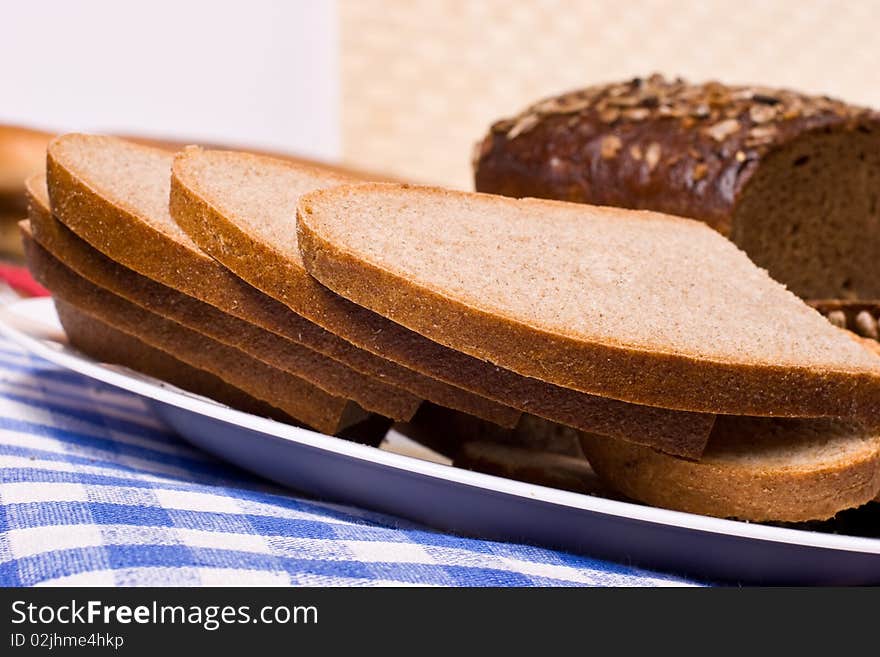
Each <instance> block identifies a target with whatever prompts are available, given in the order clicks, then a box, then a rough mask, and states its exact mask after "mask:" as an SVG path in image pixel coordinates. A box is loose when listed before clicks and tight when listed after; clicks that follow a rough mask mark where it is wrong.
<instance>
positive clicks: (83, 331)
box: [54, 298, 296, 423]
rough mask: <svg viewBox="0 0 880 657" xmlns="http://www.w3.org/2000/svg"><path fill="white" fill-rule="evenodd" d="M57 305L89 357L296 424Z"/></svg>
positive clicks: (221, 383)
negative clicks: (122, 366)
mask: <svg viewBox="0 0 880 657" xmlns="http://www.w3.org/2000/svg"><path fill="white" fill-rule="evenodd" d="M54 301H55V309H56V310H57V311H58V318H59V319H60V320H61V325H62V326H63V327H64V333H65V334H66V335H67V339H68V340H69V341H70V345H71V346H72V347H74V348H75V349H77V350H78V351H81V352H82V353H84V354H86V355H87V356H91V357H92V358H94V359H95V360H98V361H101V362H103V363H115V364H118V365H124V366H125V367H128V368H129V369H132V370H135V371H137V372H141V373H142V374H146V375H147V376H152V377H154V378H156V379H161V380H162V381H166V382H168V383H170V384H171V385H174V386H177V387H178V388H181V389H182V390H188V391H189V392H193V393H195V394H197V395H201V396H203V397H209V398H211V399H213V400H215V401H218V402H220V403H222V404H226V405H227V406H231V407H232V408H236V409H238V410H241V411H244V412H245V413H252V414H254V415H262V416H264V417H269V418H272V419H275V420H279V421H281V422H287V423H294V422H296V421H295V420H294V419H293V418H292V417H290V416H289V415H287V414H286V413H284V412H282V411H280V410H279V409H277V408H275V407H274V406H270V405H269V404H267V403H266V402H262V401H260V400H259V399H254V398H253V397H251V396H250V395H248V394H247V393H244V392H242V391H241V390H239V389H238V388H234V387H233V386H231V385H229V384H228V383H226V382H225V381H223V380H222V379H220V378H218V377H216V376H214V375H213V374H209V373H208V372H205V371H204V370H199V369H196V368H194V367H190V366H189V365H187V364H186V363H184V362H182V361H179V360H177V359H176V358H174V357H173V356H171V355H169V354H166V353H165V352H164V351H161V350H159V349H156V348H154V347H151V346H150V345H148V344H147V343H145V342H143V341H141V340H139V339H138V338H136V337H134V336H132V335H129V334H128V333H124V332H122V331H120V330H119V329H117V328H114V327H112V326H110V324H107V323H106V322H102V321H101V320H99V319H96V318H95V317H92V316H91V315H88V314H86V313H84V312H83V311H81V310H80V309H79V308H77V307H76V306H72V305H70V304H69V303H67V302H66V301H62V300H61V299H57V298H56V299H55V300H54Z"/></svg>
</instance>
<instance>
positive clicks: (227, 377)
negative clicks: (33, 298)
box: [24, 231, 366, 434]
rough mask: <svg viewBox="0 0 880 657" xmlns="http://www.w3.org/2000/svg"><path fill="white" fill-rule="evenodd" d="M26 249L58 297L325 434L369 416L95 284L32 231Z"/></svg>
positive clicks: (34, 267)
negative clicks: (44, 245)
mask: <svg viewBox="0 0 880 657" xmlns="http://www.w3.org/2000/svg"><path fill="white" fill-rule="evenodd" d="M24 245H25V254H26V255H27V260H28V266H29V268H30V270H31V272H32V273H33V274H34V276H35V278H36V279H37V280H38V281H39V282H40V283H41V284H43V285H45V286H46V287H47V288H48V289H49V290H51V291H52V294H53V296H54V297H55V298H57V299H61V300H62V301H64V302H67V303H68V304H69V305H73V306H76V307H77V308H79V310H80V311H82V312H84V313H86V314H89V315H91V316H93V317H95V318H96V319H98V320H100V321H102V322H104V323H107V324H110V325H111V326H113V327H114V328H116V329H118V330H120V331H123V332H124V333H128V334H129V335H133V336H134V337H136V338H138V339H140V340H141V341H143V342H145V343H147V344H148V345H150V346H151V347H153V348H155V349H159V350H161V351H164V352H165V353H167V354H169V355H172V356H174V357H175V358H177V359H178V360H181V361H183V362H184V363H186V364H187V365H189V366H190V367H195V368H197V369H200V370H204V371H206V372H209V373H211V374H213V375H214V376H216V377H218V378H220V379H222V380H223V381H226V382H227V383H229V384H230V385H232V386H234V387H235V388H238V389H239V390H242V391H243V392H245V393H247V394H248V395H249V396H252V397H255V398H256V399H259V400H261V401H263V402H266V403H268V404H270V405H272V406H274V407H276V408H279V409H280V410H282V411H283V412H285V413H286V414H288V415H290V416H291V417H294V418H296V419H297V420H298V421H300V422H302V423H303V424H305V425H307V426H309V427H311V428H313V429H316V430H317V431H320V432H323V433H327V434H335V433H338V432H339V431H341V430H343V429H345V428H346V427H348V426H351V425H353V424H356V423H358V422H361V421H363V420H364V419H365V418H366V413H365V412H364V411H363V410H362V409H361V408H360V407H358V406H357V405H356V404H354V403H352V402H350V401H348V400H345V399H342V398H340V397H334V396H332V395H328V394H327V393H325V392H324V391H322V390H321V389H319V388H317V387H316V386H313V385H312V384H310V383H308V382H307V381H304V380H302V379H299V378H298V377H295V376H293V375H291V374H288V373H286V372H282V371H280V370H278V369H276V368H273V367H269V366H267V365H265V364H263V363H261V362H260V361H258V360H256V359H254V358H252V357H250V356H248V355H247V354H245V353H244V352H241V351H239V350H238V349H234V348H232V347H227V346H226V345H223V344H221V343H219V342H216V341H215V340H212V339H210V338H208V337H206V336H204V335H202V334H200V333H198V332H196V331H193V330H190V329H188V328H186V327H184V326H182V325H180V324H177V323H175V322H172V321H170V320H167V319H165V318H163V317H161V316H159V315H156V314H154V313H151V312H149V311H146V310H144V309H142V308H140V307H138V306H136V305H134V304H132V303H130V302H129V301H126V300H125V299H123V298H122V297H119V296H117V295H115V294H113V293H111V292H110V291H108V290H105V289H103V288H100V287H98V286H96V285H94V284H92V283H90V282H89V281H87V280H86V279H84V278H82V277H80V276H78V275H77V274H76V273H75V272H73V271H72V270H70V269H68V268H67V267H65V266H64V265H62V264H61V263H60V262H59V261H58V260H56V259H55V258H53V257H52V255H51V254H49V252H48V251H46V250H45V249H43V248H42V247H41V246H40V245H38V244H37V243H36V242H35V241H34V240H33V238H32V237H31V236H30V235H29V234H28V233H27V231H25V233H24Z"/></svg>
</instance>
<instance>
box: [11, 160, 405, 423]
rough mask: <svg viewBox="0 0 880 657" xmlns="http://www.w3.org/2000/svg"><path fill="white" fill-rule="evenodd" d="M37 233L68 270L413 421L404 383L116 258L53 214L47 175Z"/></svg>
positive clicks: (34, 203)
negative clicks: (357, 367) (359, 368)
mask: <svg viewBox="0 0 880 657" xmlns="http://www.w3.org/2000/svg"><path fill="white" fill-rule="evenodd" d="M28 195H29V197H30V203H29V213H28V214H29V218H30V226H31V230H32V232H33V237H34V239H35V240H36V241H37V243H38V244H40V246H42V247H43V248H44V249H46V251H48V252H49V253H50V254H51V255H52V256H53V257H54V258H56V259H57V260H59V261H60V262H61V263H62V264H64V265H65V266H66V267H68V268H69V269H71V270H73V271H75V272H76V273H77V274H79V275H80V276H82V277H83V278H85V279H87V280H89V281H90V282H92V283H94V284H95V285H97V286H99V287H103V288H105V289H107V290H109V291H110V292H113V293H114V294H116V295H118V296H121V297H123V298H124V299H126V300H127V301H130V302H131V303H134V304H135V305H137V306H140V307H141V308H143V309H144V310H148V311H150V312H153V313H155V314H158V315H161V316H163V317H165V318H166V319H170V320H172V321H175V322H177V323H179V324H182V325H183V326H186V327H188V328H190V329H192V330H194V331H197V332H199V333H201V334H203V335H205V336H207V337H209V338H211V339H213V340H216V341H218V342H221V343H223V344H226V345H227V346H230V347H233V348H236V349H238V350H240V351H243V352H245V353H247V354H249V355H251V356H253V357H254V358H256V359H258V360H260V361H262V362H263V363H265V364H266V365H269V366H272V367H275V368H278V369H280V370H283V371H286V372H289V373H290V374H293V375H294V376H297V377H300V378H302V379H305V380H306V381H308V382H310V383H312V384H314V385H316V386H318V387H319V388H321V389H322V390H324V391H325V392H327V393H328V394H331V395H335V396H340V397H345V398H348V399H351V400H352V401H355V402H357V403H358V404H359V405H360V406H361V407H363V408H364V409H365V410H368V411H371V412H374V413H380V414H382V415H384V416H387V417H389V418H392V419H395V420H408V419H410V418H411V417H412V416H413V414H414V413H415V412H416V410H417V409H418V406H419V404H420V400H419V399H418V398H417V397H415V396H413V395H410V394H408V393H406V392H404V391H403V390H401V389H399V388H395V387H393V386H389V385H387V384H384V383H382V382H381V381H379V380H377V379H374V378H372V377H368V376H366V375H363V374H360V373H359V372H356V371H354V370H352V369H350V368H348V367H346V366H345V365H343V364H342V363H340V362H338V361H336V360H333V359H332V358H328V357H327V356H324V355H322V354H319V353H318V352H315V351H312V350H311V349H308V348H306V347H304V346H302V345H301V344H299V343H296V342H293V341H291V340H286V339H284V338H282V337H281V336H279V335H277V334H275V333H271V332H269V331H266V330H264V329H261V328H259V327H258V326H255V325H253V324H250V323H249V322H245V321H243V320H241V319H238V318H236V317H233V316H232V315H228V314H226V313H224V312H222V311H220V310H218V309H217V308H215V307H214V306H211V305H210V304H206V303H203V302H201V301H199V300H198V299H195V298H193V297H190V296H187V295H185V294H182V293H180V292H177V291H176V290H173V289H171V288H169V287H166V286H164V285H162V284H161V283H156V282H155V281H152V280H151V279H149V278H146V277H144V276H141V275H140V274H137V273H136V272H134V271H132V270H130V269H126V268H125V267H123V266H122V265H120V264H118V263H116V262H113V261H112V260H110V259H109V258H107V257H106V256H104V255H103V254H101V253H100V252H98V251H96V250H95V249H93V248H92V247H91V246H89V245H88V244H87V243H86V242H84V241H83V240H81V239H80V238H79V237H77V236H76V235H75V234H73V233H72V232H71V231H70V230H69V229H68V228H66V227H65V226H64V225H63V224H61V223H60V222H59V221H57V220H56V219H54V218H53V217H52V214H51V211H50V209H49V206H48V197H47V196H46V188H45V177H43V176H36V177H33V178H31V179H29V180H28Z"/></svg>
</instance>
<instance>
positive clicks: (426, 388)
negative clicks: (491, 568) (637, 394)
mask: <svg viewBox="0 0 880 657" xmlns="http://www.w3.org/2000/svg"><path fill="white" fill-rule="evenodd" d="M62 139H63V138H62ZM47 183H48V186H49V197H50V199H51V202H52V211H53V214H54V215H55V217H56V218H57V219H58V220H60V221H61V222H62V223H64V224H65V225H66V226H67V227H68V228H70V229H71V230H72V231H73V232H74V233H76V234H77V235H78V236H79V237H80V238H82V239H83V240H85V241H86V242H88V243H89V244H90V245H91V246H92V247H94V248H95V249H97V250H98V251H100V252H101V253H103V254H104V255H106V256H107V257H108V258H110V259H111V260H114V261H116V262H118V263H120V264H121V265H123V266H125V267H127V268H129V269H132V270H134V271H136V272H137V273H139V274H141V275H143V276H145V277H147V278H150V279H152V280H154V281H156V282H158V283H162V284H163V285H166V286H168V287H170V288H172V289H175V290H178V291H179V292H182V293H184V294H187V295H189V296H192V297H195V298H196V299H199V300H200V301H203V302H205V303H208V304H210V305H212V306H214V307H216V308H218V309H220V310H222V311H223V312H226V313H228V314H230V315H233V316H235V317H238V318H239V319H243V320H245V321H247V322H250V323H252V324H255V325H257V326H259V327H260V328H263V329H266V330H268V331H271V332H273V333H277V334H278V335H281V336H283V337H285V338H287V339H289V340H293V341H294V342H298V343H300V344H302V345H304V346H306V347H308V348H310V349H312V350H314V351H317V352H319V353H322V354H324V355H326V356H329V357H331V358H334V359H336V360H339V361H340V362H342V363H344V364H345V365H347V366H349V367H351V368H352V369H353V370H356V371H358V372H360V373H362V374H365V375H367V376H372V377H375V378H376V379H378V380H379V381H384V382H386V383H389V384H391V385H394V386H397V387H399V388H403V389H404V390H406V391H408V392H410V393H412V394H414V395H415V396H417V397H420V398H424V399H431V400H433V401H436V403H438V404H442V405H444V406H449V407H451V408H456V409H458V410H462V411H465V412H467V413H471V414H473V415H477V416H478V417H482V418H484V419H487V420H489V421H492V422H495V423H497V424H500V425H502V426H515V425H516V422H517V421H518V420H519V415H520V414H519V412H518V411H514V410H513V409H510V408H507V407H504V406H501V405H500V404H496V403H494V402H490V401H488V400H486V399H483V398H480V397H478V396H476V395H473V394H470V393H467V392H465V391H462V390H459V389H456V388H453V387H451V386H448V385H445V384H443V383H440V382H438V381H434V380H432V379H429V378H427V377H424V376H422V375H420V374H417V373H416V372H413V371H411V370H409V369H407V368H404V367H400V366H398V365H395V364H394V363H391V362H389V361H387V360H385V359H384V358H380V357H377V356H376V355H374V354H370V353H368V352H366V351H364V350H361V349H358V348H356V347H355V346H353V345H352V344H350V343H349V342H346V341H345V340H342V339H341V338H339V337H338V336H336V335H334V334H333V333H330V332H329V331H326V330H324V329H322V328H320V327H319V326H317V325H316V324H314V323H312V322H310V321H308V320H306V319H305V318H304V317H302V316H300V315H298V314H296V313H293V312H291V310H290V309H289V308H287V307H286V306H285V305H283V304H282V303H280V302H279V301H277V300H275V299H272V298H270V297H269V296H267V295H265V294H262V293H261V292H259V291H258V290H256V289H255V288H253V287H252V286H250V285H248V284H247V283H245V282H244V281H243V280H241V279H240V278H239V277H238V276H236V275H235V274H233V273H232V272H230V271H229V270H228V269H226V268H225V267H223V266H221V265H220V264H218V262H217V261H216V260H214V259H212V258H210V257H209V256H207V255H203V257H198V256H195V255H194V254H193V253H192V251H191V250H189V249H187V248H186V247H185V246H183V245H181V244H180V243H179V242H178V241H177V240H175V239H173V238H171V237H169V236H166V235H164V234H162V233H160V232H158V231H156V230H154V229H152V228H150V227H149V226H148V225H147V224H146V223H145V222H143V221H141V220H140V219H138V218H137V217H133V216H131V215H130V214H129V213H128V212H126V211H125V210H124V209H123V208H120V207H117V206H116V205H114V204H113V203H112V202H110V201H109V200H107V199H105V198H103V197H102V196H101V195H100V194H99V193H98V192H96V191H95V190H93V189H91V187H90V186H89V185H88V184H87V182H86V181H84V180H81V179H79V178H78V177H77V176H76V175H75V174H74V173H73V172H71V171H69V170H68V169H67V168H66V167H65V166H64V165H63V163H61V162H59V161H57V160H56V158H55V156H54V154H53V148H52V146H51V145H50V147H49V152H48V156H47Z"/></svg>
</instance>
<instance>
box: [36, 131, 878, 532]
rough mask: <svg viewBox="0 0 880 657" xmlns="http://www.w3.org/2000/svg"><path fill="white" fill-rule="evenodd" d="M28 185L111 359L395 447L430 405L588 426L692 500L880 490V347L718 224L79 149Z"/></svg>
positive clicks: (619, 488) (727, 506)
mask: <svg viewBox="0 0 880 657" xmlns="http://www.w3.org/2000/svg"><path fill="white" fill-rule="evenodd" d="M28 192H29V195H30V208H29V221H28V222H26V223H23V224H22V233H23V237H24V244H25V249H26V253H27V257H28V262H29V265H30V267H31V270H32V271H33V273H34V274H35V276H36V277H37V278H38V279H39V281H40V282H41V283H43V284H44V285H45V286H46V287H47V288H49V289H50V290H51V291H52V293H53V296H54V298H55V303H56V307H57V309H58V313H59V316H60V318H61V321H62V323H63V325H64V327H65V330H66V331H67V334H68V337H69V339H70V341H71V343H72V344H73V345H74V346H75V347H77V348H79V349H80V350H82V351H84V352H86V353H88V354H90V355H92V356H93V357H95V358H99V359H102V360H105V361H114V362H118V363H122V364H124V365H127V366H129V367H132V368H135V369H139V370H141V371H144V372H146V373H148V374H151V375H154V376H157V377H160V378H163V379H165V380H168V381H170V382H171V383H174V384H176V385H178V386H181V387H184V388H187V389H190V390H193V391H195V392H198V393H200V394H204V395H207V396H210V397H213V398H215V399H217V400H219V401H222V402H224V403H227V404H230V405H233V406H235V407H238V408H242V409H244V410H247V411H250V412H253V413H258V414H261V415H265V416H270V417H273V418H275V419H279V420H281V421H287V422H295V423H297V424H301V425H305V426H307V427H310V428H313V429H315V430H317V431H320V432H323V433H326V434H333V435H339V436H342V437H348V438H352V439H355V440H359V441H364V442H372V443H374V444H375V443H376V442H377V441H378V440H380V439H381V437H382V436H383V435H384V432H385V431H386V430H387V428H388V426H389V425H390V424H391V423H392V422H413V421H414V420H415V421H418V416H417V411H419V415H421V414H423V413H425V409H433V411H432V412H431V413H429V414H428V415H429V416H430V417H431V418H432V421H433V422H434V423H435V425H436V423H442V422H444V421H445V420H444V418H453V417H458V418H466V419H471V420H473V422H474V423H479V424H480V425H482V426H490V427H494V428H495V430H496V431H497V433H500V434H518V435H520V436H523V435H525V436H526V437H525V438H524V439H523V440H524V441H525V442H526V443H528V442H529V440H534V441H536V442H537V441H540V440H546V437H547V435H559V436H565V439H566V440H568V441H569V444H570V442H571V441H572V440H574V442H575V443H577V450H575V451H577V453H578V454H580V449H582V450H583V453H584V454H585V455H586V457H587V458H588V460H589V462H590V464H591V465H592V467H593V469H594V470H595V471H596V473H597V474H598V476H599V478H600V479H601V482H602V484H603V485H604V486H607V487H608V488H610V489H611V490H612V491H614V492H615V493H616V494H619V495H623V496H626V497H628V498H631V499H635V500H638V501H642V502H646V503H649V504H656V505H661V506H665V507H669V508H673V509H679V510H684V511H693V512H697V513H706V514H711V515H717V516H722V517H736V518H742V519H748V520H758V521H763V520H775V521H802V520H812V519H822V518H828V517H831V516H833V515H834V514H836V513H837V512H838V511H840V510H842V509H847V508H852V507H857V506H860V505H862V504H865V503H866V502H868V501H870V500H872V499H873V498H875V497H876V496H877V495H878V493H880V431H878V430H877V427H878V424H880V422H878V418H880V357H878V355H876V354H875V353H873V352H872V351H870V350H868V349H866V348H864V346H863V345H862V344H861V343H860V342H859V340H858V339H857V338H856V337H855V336H853V335H851V334H849V333H848V332H846V331H844V330H842V329H840V328H837V327H835V326H833V325H832V324H830V323H829V322H828V321H826V320H825V319H824V318H823V317H822V316H821V315H819V314H818V313H817V312H816V311H815V310H813V309H812V308H810V307H808V306H807V305H806V304H804V303H803V302H802V301H801V300H800V299H798V298H797V297H796V296H794V295H793V294H792V293H790V292H788V291H787V290H786V289H785V287H783V286H782V285H780V284H779V283H777V282H775V281H774V280H772V279H771V278H770V277H769V276H768V275H767V273H766V272H765V271H764V270H762V269H760V268H758V267H757V266H755V265H754V264H753V263H752V262H751V261H750V260H749V258H748V257H747V256H746V255H745V254H744V253H743V252H742V251H740V250H739V249H738V248H737V247H736V246H734V244H733V243H732V242H730V241H728V240H727V239H725V238H724V237H723V236H721V235H720V234H718V233H717V232H715V231H713V230H712V229H710V228H709V227H707V226H706V225H704V224H702V223H699V222H696V221H692V220H688V219H681V218H676V217H672V216H667V215H662V214H656V213H649V212H642V211H632V210H621V209H610V208H599V207H592V206H586V205H577V204H569V203H563V202H557V201H542V200H533V199H532V200H515V199H510V198H503V197H499V196H493V195H488V194H475V193H466V192H454V191H448V190H441V189H436V188H426V187H415V186H409V185H403V184H392V183H370V182H363V181H362V180H358V179H357V178H356V177H351V176H347V175H345V174H343V173H340V172H338V171H335V170H330V169H324V168H320V167H312V166H306V165H303V164H298V163H293V162H289V161H284V160H279V159H273V158H271V157H267V156H261V155H254V154H247V153H237V152H231V151H215V150H203V149H200V148H194V147H191V148H187V149H185V150H183V151H181V152H178V153H176V154H175V153H172V152H170V151H166V150H162V149H158V148H152V147H149V146H144V145H139V144H134V143H130V142H126V141H123V140H120V139H115V138H111V137H100V136H88V135H76V134H73V135H66V136H63V137H59V138H57V139H55V140H54V141H52V142H51V143H50V145H49V148H48V153H47V168H46V172H45V174H42V173H41V174H39V175H37V176H34V177H32V178H31V179H30V180H29V181H28ZM420 408H421V410H419V409H420ZM438 409H439V411H440V412H436V411H437V410H438ZM462 426H464V427H466V426H468V423H467V422H464V423H461V422H453V421H451V420H450V421H449V426H448V431H449V432H450V433H451V432H453V431H454V430H455V429H454V427H459V428H460V427H462ZM474 426H476V425H474ZM433 428H434V429H435V430H438V429H439V430H440V431H441V432H442V431H444V430H446V429H447V428H446V427H444V426H440V427H437V426H434V427H433ZM465 431H466V430H465ZM554 432H555V433H554ZM529 436H531V438H530V437H529ZM572 437H574V438H572ZM455 439H457V440H465V439H466V436H460V435H459V436H457V437H456V438H455ZM568 456H571V457H572V458H574V456H572V455H568ZM578 472H579V470H577V468H574V469H572V470H570V472H569V474H568V475H567V476H568V477H569V479H570V478H571V477H577V473H578ZM572 473H573V474H572ZM588 476H590V475H589V473H588V471H587V470H584V477H588ZM575 487H576V486H575ZM584 488H585V489H586V488H587V486H584Z"/></svg>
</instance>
